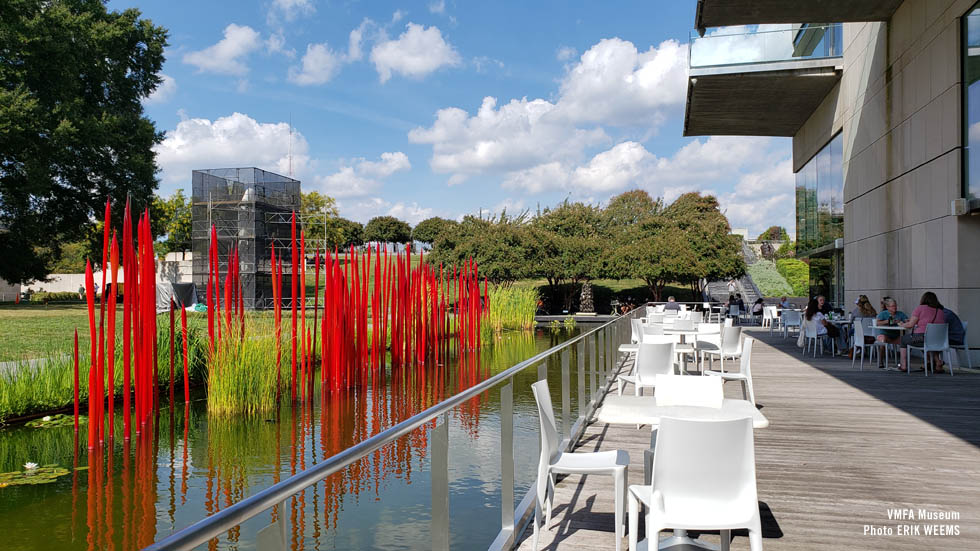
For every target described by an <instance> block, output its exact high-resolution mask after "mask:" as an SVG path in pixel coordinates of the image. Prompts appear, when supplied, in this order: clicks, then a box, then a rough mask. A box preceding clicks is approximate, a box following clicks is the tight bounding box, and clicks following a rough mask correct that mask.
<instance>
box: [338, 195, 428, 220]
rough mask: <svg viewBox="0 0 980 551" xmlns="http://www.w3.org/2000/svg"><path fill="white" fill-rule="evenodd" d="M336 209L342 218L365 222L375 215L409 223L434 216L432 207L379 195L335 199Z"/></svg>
mask: <svg viewBox="0 0 980 551" xmlns="http://www.w3.org/2000/svg"><path fill="white" fill-rule="evenodd" d="M337 210H338V212H340V215H341V216H343V217H344V218H349V219H351V220H355V221H357V222H361V223H366V222H367V221H368V220H370V219H372V218H374V217H375V216H394V217H395V218H398V219H399V220H404V221H405V222H408V223H409V224H411V225H413V226H414V225H415V224H418V223H419V222H421V221H422V220H425V219H426V218H431V217H432V216H436V215H437V213H436V211H435V210H434V209H432V208H428V207H423V206H421V205H419V204H418V203H416V202H414V201H413V202H411V203H405V202H402V201H398V202H394V203H393V202H391V201H387V200H385V199H382V198H381V197H368V198H364V199H358V200H340V201H337Z"/></svg>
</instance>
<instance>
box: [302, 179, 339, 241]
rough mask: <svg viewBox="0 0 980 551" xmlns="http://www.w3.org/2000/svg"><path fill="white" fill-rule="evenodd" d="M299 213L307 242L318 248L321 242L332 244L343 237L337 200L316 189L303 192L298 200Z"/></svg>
mask: <svg viewBox="0 0 980 551" xmlns="http://www.w3.org/2000/svg"><path fill="white" fill-rule="evenodd" d="M300 215H301V216H302V220H303V232H304V233H305V234H306V241H307V243H311V244H312V245H313V246H314V247H316V248H320V247H322V246H323V243H327V245H328V246H332V245H333V244H335V243H338V244H339V242H340V241H341V240H342V239H343V229H342V228H341V224H340V222H339V220H340V217H339V216H338V213H337V201H335V200H334V198H333V197H330V196H328V195H323V194H321V193H319V192H317V191H311V192H309V193H304V194H303V197H302V199H301V202H300Z"/></svg>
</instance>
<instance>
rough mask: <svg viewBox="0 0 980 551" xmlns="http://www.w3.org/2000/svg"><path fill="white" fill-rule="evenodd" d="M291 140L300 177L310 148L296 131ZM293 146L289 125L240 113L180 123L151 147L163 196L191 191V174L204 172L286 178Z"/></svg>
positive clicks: (307, 165)
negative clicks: (249, 171) (255, 170)
mask: <svg viewBox="0 0 980 551" xmlns="http://www.w3.org/2000/svg"><path fill="white" fill-rule="evenodd" d="M291 140H292V166H293V170H294V173H299V174H302V173H303V172H305V171H306V170H307V169H308V167H309V155H308V153H307V152H308V149H309V148H308V145H307V142H306V139H305V138H304V137H303V135H302V134H301V133H299V132H297V131H295V130H293V133H292V138H291ZM289 143H290V135H289V124H287V123H285V122H277V123H261V122H258V121H256V120H255V119H253V118H251V117H249V116H248V115H245V114H242V113H232V114H231V115H228V116H227V117H221V118H218V119H215V120H214V121H211V120H208V119H202V118H189V119H184V120H181V121H180V122H179V123H177V127H176V128H175V129H173V130H168V131H167V132H166V134H165V135H164V139H163V141H162V142H161V143H160V144H158V145H157V146H155V147H154V148H153V151H154V152H155V153H156V155H157V164H158V165H159V166H160V170H161V183H162V185H161V188H162V189H161V191H163V192H170V191H172V190H174V189H176V188H178V187H187V186H188V185H189V184H190V180H191V171H192V170H195V169H202V168H219V167H236V166H257V167H260V168H265V169H268V170H272V171H275V172H279V173H280V174H288V171H289V166H290V160H289V150H290V145H289Z"/></svg>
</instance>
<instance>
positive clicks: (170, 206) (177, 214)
mask: <svg viewBox="0 0 980 551" xmlns="http://www.w3.org/2000/svg"><path fill="white" fill-rule="evenodd" d="M150 216H151V219H152V220H153V224H154V226H155V231H157V232H159V233H160V234H161V235H163V236H165V239H164V240H163V241H158V242H157V244H158V245H159V246H158V247H155V248H156V249H157V251H156V252H157V254H166V253H173V252H180V251H185V250H188V249H190V248H191V203H190V201H188V200H187V198H185V197H184V191H183V190H180V189H178V190H177V191H176V192H174V194H173V195H171V196H170V197H169V198H167V199H164V198H163V197H160V196H159V195H155V196H154V197H153V206H152V207H151V208H150ZM83 269H84V266H83Z"/></svg>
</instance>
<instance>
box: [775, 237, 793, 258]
mask: <svg viewBox="0 0 980 551" xmlns="http://www.w3.org/2000/svg"><path fill="white" fill-rule="evenodd" d="M795 257H796V245H794V244H792V243H790V241H789V239H787V240H786V241H783V244H782V245H780V246H779V248H778V249H776V258H795Z"/></svg>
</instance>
